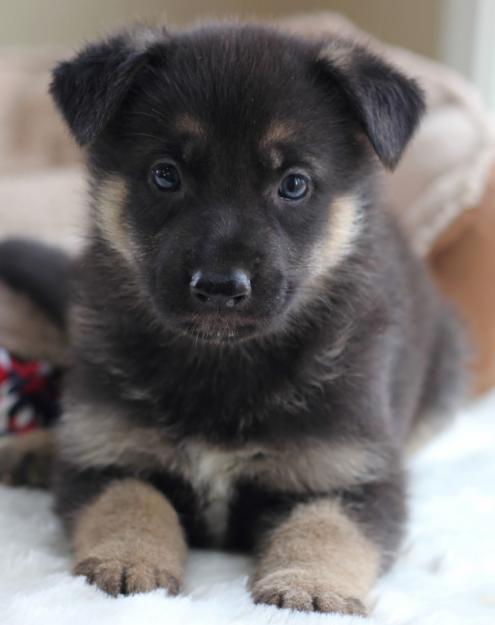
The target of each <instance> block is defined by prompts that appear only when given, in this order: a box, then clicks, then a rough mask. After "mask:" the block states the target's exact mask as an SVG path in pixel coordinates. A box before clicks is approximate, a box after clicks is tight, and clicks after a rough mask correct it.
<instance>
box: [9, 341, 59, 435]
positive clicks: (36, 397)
mask: <svg viewBox="0 0 495 625" xmlns="http://www.w3.org/2000/svg"><path fill="white" fill-rule="evenodd" d="M59 381H60V371H59V370H57V369H54V368H53V367H52V366H51V365H49V364H48V363H46V362H42V361H37V360H22V359H20V358H17V357H15V356H14V355H12V354H10V353H9V352H8V351H7V350H6V349H4V348H2V347H0V436H1V435H5V434H22V433H25V432H29V431H31V430H33V429H36V428H39V427H46V426H48V425H50V423H52V422H53V420H54V419H55V418H56V417H57V415H58V414H59V410H60V409H59Z"/></svg>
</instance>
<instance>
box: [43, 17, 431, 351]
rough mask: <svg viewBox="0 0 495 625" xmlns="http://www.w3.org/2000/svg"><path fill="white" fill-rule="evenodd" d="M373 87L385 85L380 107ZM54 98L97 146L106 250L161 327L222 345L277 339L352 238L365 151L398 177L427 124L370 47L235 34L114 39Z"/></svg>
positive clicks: (70, 70)
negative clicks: (397, 167)
mask: <svg viewBox="0 0 495 625" xmlns="http://www.w3.org/2000/svg"><path fill="white" fill-rule="evenodd" d="M112 57H114V58H112ZM342 58H344V63H343V66H342ZM339 63H340V65H339ZM370 80H371V86H373V83H376V84H378V85H379V84H380V81H382V82H384V83H385V82H386V80H388V81H390V82H391V84H390V85H385V87H383V86H382V92H381V93H379V94H378V97H375V98H374V99H373V94H371V93H366V88H367V87H368V88H369V87H370V84H369V82H370ZM367 83H368V84H367ZM77 85H79V87H77ZM398 87H400V98H399V99H401V98H402V102H400V103H398V104H401V105H402V110H400V111H399V112H398V113H397V114H394V113H393V112H392V111H391V110H390V106H391V105H393V104H394V102H393V101H390V100H391V99H392V100H393V98H394V97H397V93H396V92H397V90H398ZM77 88H79V89H80V90H82V89H83V88H85V94H82V95H80V98H79V102H74V101H73V100H74V92H73V90H74V89H76V90H77ZM394 90H395V91H394ZM52 92H53V94H54V96H55V98H56V100H57V102H58V104H59V106H60V108H61V109H62V111H63V113H64V115H65V116H66V118H67V120H68V121H69V124H70V125H71V128H72V130H73V132H74V134H75V135H76V138H78V140H79V141H80V142H81V143H82V144H88V145H89V153H90V161H91V165H92V171H93V172H94V197H95V220H96V226H97V229H98V232H99V234H100V236H102V237H103V238H104V240H105V242H106V244H107V245H108V246H109V247H110V248H112V249H113V250H114V251H116V252H117V253H118V254H119V255H120V256H121V258H122V259H123V260H124V261H125V263H126V265H127V266H128V267H129V270H130V271H132V272H133V274H134V275H137V276H138V277H139V281H140V283H141V284H142V285H144V290H145V292H146V293H147V294H148V296H149V298H150V302H152V303H153V306H154V308H155V309H156V311H157V313H158V315H159V316H160V317H161V318H162V320H163V322H164V323H165V324H166V325H167V326H169V327H172V328H174V329H176V330H177V331H178V332H181V333H186V334H190V335H192V336H194V337H199V338H202V339H205V340H214V341H222V340H234V339H241V338H247V337H250V336H254V335H257V334H260V333H264V332H269V331H272V330H274V329H276V328H279V327H281V326H283V324H284V322H285V321H286V320H287V318H288V317H289V316H290V312H291V311H294V310H296V309H297V308H298V307H299V306H300V305H301V304H302V303H303V302H305V301H307V300H308V298H311V297H313V296H314V293H315V292H318V290H319V289H321V282H322V280H324V279H325V277H326V276H327V275H328V274H329V273H330V272H331V271H332V270H333V269H334V268H335V267H336V266H337V265H338V264H339V263H340V262H342V260H343V259H344V257H345V256H346V254H347V253H349V251H350V250H351V249H352V246H353V244H354V242H355V240H356V239H357V238H358V236H359V229H360V222H361V220H362V215H361V210H362V208H361V204H362V198H361V197H360V195H361V194H362V192H363V179H364V178H366V176H367V175H368V172H369V169H370V164H371V163H372V162H373V156H372V152H371V149H370V147H369V146H370V144H371V145H373V147H374V149H375V152H376V153H377V154H378V156H379V158H380V159H381V160H382V161H383V162H384V163H385V164H386V165H387V166H393V165H394V164H395V162H396V160H397V159H398V157H399V155H400V152H401V151H402V149H403V147H404V145H405V143H406V142H407V140H408V138H409V136H410V134H411V132H412V130H413V128H414V126H415V124H416V121H417V119H418V116H419V113H420V110H421V100H420V97H419V95H418V92H417V89H416V87H415V86H414V84H413V83H411V82H410V81H408V80H407V79H405V78H404V77H402V76H401V75H400V74H398V73H397V72H395V71H394V70H391V68H389V67H388V66H385V65H384V64H383V63H382V62H381V61H378V60H377V59H375V58H373V57H371V56H370V55H369V54H368V53H366V52H364V51H363V50H361V49H356V48H354V47H352V46H349V45H348V44H345V43H342V42H339V43H338V44H335V43H333V42H330V43H328V42H327V44H323V43H322V44H318V45H315V44H311V45H309V44H307V43H305V42H302V41H299V40H296V39H293V38H289V37H286V36H283V35H281V34H279V33H276V32H274V31H270V30H268V29H261V28H256V27H239V26H222V27H214V28H207V29H199V30H195V31H189V32H185V33H182V34H176V35H174V36H170V35H168V34H166V33H164V32H163V31H153V32H146V33H144V32H140V33H136V32H135V33H134V34H125V35H121V36H119V37H117V38H115V39H113V40H110V41H109V42H106V43H103V44H99V45H97V46H94V47H92V48H90V49H88V50H86V51H83V53H81V55H80V56H79V57H77V58H76V59H75V60H74V61H72V62H69V63H66V64H63V65H61V66H60V67H59V68H58V70H57V71H56V75H55V81H54V84H53V87H52ZM81 93H82V91H81ZM385 96H386V97H388V100H387V101H386V107H385V108H386V109H387V111H385V112H388V119H386V120H385V122H384V121H383V116H384V110H383V104H382V109H380V108H379V107H380V105H381V102H382V101H383V99H384V98H385V99H386V97H385ZM85 97H86V98H87V99H88V102H87V103H86V102H85V101H84V98H85ZM81 98H82V100H83V101H82V102H81ZM370 98H371V99H370ZM74 106H78V107H79V108H78V110H74V108H73V107H74ZM85 107H87V109H88V112H87V114H88V117H85V116H84V113H81V109H84V108H85ZM91 109H93V110H91ZM393 132H395V133H396V135H397V136H390V134H391V133H393Z"/></svg>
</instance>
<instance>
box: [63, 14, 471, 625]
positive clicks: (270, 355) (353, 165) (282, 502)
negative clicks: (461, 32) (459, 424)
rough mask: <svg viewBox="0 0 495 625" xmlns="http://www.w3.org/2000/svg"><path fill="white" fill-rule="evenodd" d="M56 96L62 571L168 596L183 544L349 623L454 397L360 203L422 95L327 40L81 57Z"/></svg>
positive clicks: (197, 40)
mask: <svg viewBox="0 0 495 625" xmlns="http://www.w3.org/2000/svg"><path fill="white" fill-rule="evenodd" d="M51 93H52V95H53V97H54V99H55V102H56V104H57V106H58V108H59V110H60V111H61V113H62V115H63V117H64V118H65V120H66V122H67V124H68V126H69V128H70V130H71V131H72V133H73V135H74V137H75V139H76V140H77V141H78V142H79V144H80V145H81V146H83V147H84V148H85V150H86V154H87V161H88V170H89V176H90V186H91V211H92V218H91V227H90V231H89V232H88V239H87V245H86V249H85V252H84V254H83V257H82V259H81V262H80V263H79V264H78V267H77V271H76V276H75V278H74V284H75V287H74V294H73V297H72V301H71V307H70V327H71V344H72V355H71V362H72V366H71V368H70V371H69V373H68V379H67V383H66V387H65V399H64V414H63V417H62V421H61V423H60V426H59V428H58V434H57V439H58V460H57V463H56V466H55V472H54V490H55V495H56V502H57V504H56V505H57V510H58V512H59V514H60V515H61V516H62V518H63V519H64V521H65V522H66V525H67V529H68V531H69V533H70V536H71V540H72V545H73V549H74V572H75V573H76V574H78V575H85V576H86V577H87V579H88V580H89V581H90V582H91V583H94V584H96V585H97V586H99V587H100V588H102V589H103V590H105V591H106V592H108V593H110V594H112V595H117V594H119V593H136V592H145V591H149V590H152V589H154V588H157V587H160V588H165V589H166V590H168V591H169V592H170V593H171V594H175V593H178V592H180V589H181V585H182V581H183V575H184V562H185V559H186V553H187V545H189V544H190V545H196V546H209V545H214V546H217V547H223V548H229V549H250V550H253V551H254V553H255V554H256V558H257V564H256V568H255V571H254V574H253V575H252V578H251V579H250V591H251V594H252V597H253V599H254V601H255V602H258V603H266V604H273V605H275V606H279V607H284V608H292V609H296V610H305V611H312V610H314V611H321V612H342V613H350V614H363V613H365V611H366V607H365V606H366V597H367V594H368V591H369V589H370V588H371V587H372V585H373V583H374V581H375V580H376V578H377V576H378V575H379V574H380V573H381V572H383V571H384V570H385V569H386V568H387V567H388V566H389V565H390V563H391V562H392V561H393V558H394V554H395V553H396V552H397V548H398V546H399V544H400V540H401V535H402V528H403V525H404V519H405V516H406V502H405V493H404V489H405V483H404V470H403V457H404V450H405V448H406V446H407V445H408V444H409V443H410V442H411V439H412V437H413V435H414V433H415V432H417V431H418V429H424V428H425V427H426V425H427V424H429V425H431V427H433V426H435V425H436V424H437V423H439V421H440V417H441V415H442V414H447V413H448V412H449V411H450V410H451V409H452V407H453V406H454V404H455V402H456V400H457V397H458V393H459V389H460V387H461V381H462V377H463V366H462V353H463V349H462V338H461V332H460V330H459V327H458V324H457V321H456V320H455V318H454V316H453V315H452V313H451V311H450V309H449V308H448V306H447V305H446V304H445V302H444V301H443V300H442V299H441V297H440V296H439V294H438V293H437V292H436V290H435V288H434V287H433V285H432V283H431V282H430V279H429V278H428V276H427V274H426V272H425V269H424V267H423V266H422V264H421V263H420V262H419V261H418V260H417V259H416V258H415V257H413V255H412V253H411V252H410V250H409V247H408V245H407V242H406V241H405V240H404V237H403V236H402V234H401V232H400V230H399V228H398V227H397V225H396V223H395V222H394V221H393V219H392V218H391V217H390V216H389V215H388V214H387V212H386V211H385V210H384V208H383V206H382V205H381V203H380V201H379V194H378V193H377V176H378V172H379V169H380V167H381V166H384V167H386V168H389V169H391V168H393V167H394V166H395V165H396V164H397V162H398V160H399V158H400V156H401V154H402V152H403V150H404V148H405V146H406V145H407V143H408V141H409V139H410V138H411V135H412V134H413V132H414V129H415V128H416V126H417V124H418V121H419V119H420V117H421V114H422V112H423V108H424V104H423V98H422V94H421V92H420V90H419V88H418V86H417V85H416V84H415V82H414V81H412V80H410V79H408V78H406V77H405V76H403V75H402V74H401V73H400V72H398V71H397V70H396V69H394V68H393V67H391V66H389V65H388V64H387V63H385V62H384V61H383V60H381V59H380V58H377V57H376V56H374V55H372V54H371V53H369V52H368V51H367V50H366V49H364V48H361V47H359V46H357V45H354V44H352V43H349V42H347V41H343V40H338V39H333V38H332V39H323V40H321V41H312V42H307V41H303V40H300V39H298V38H296V37H293V36H289V35H287V34H284V33H282V32H279V31H277V30H272V29H270V28H267V27H261V26H257V25H240V24H235V23H232V24H229V23H226V24H220V25H209V26H201V27H196V28H194V29H191V30H184V31H179V32H174V33H170V32H168V31H166V30H164V29H160V28H157V29H144V28H136V29H134V30H131V31H128V32H124V33H122V34H118V35H116V36H114V37H112V38H110V39H107V40H105V41H102V42H99V43H96V44H93V45H90V46H88V47H87V48H85V49H83V50H82V51H81V52H80V53H79V54H78V55H77V56H76V57H75V58H73V59H72V60H70V61H67V62H63V63H61V64H60V65H59V66H58V67H57V68H56V69H55V72H54V78H53V83H52V86H51Z"/></svg>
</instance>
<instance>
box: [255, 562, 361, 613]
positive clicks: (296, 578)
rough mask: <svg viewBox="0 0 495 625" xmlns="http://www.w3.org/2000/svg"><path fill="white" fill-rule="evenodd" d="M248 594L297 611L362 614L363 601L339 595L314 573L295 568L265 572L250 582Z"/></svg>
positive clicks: (260, 600)
mask: <svg viewBox="0 0 495 625" xmlns="http://www.w3.org/2000/svg"><path fill="white" fill-rule="evenodd" d="M251 595H252V597H253V600H254V602H255V603H266V604H268V605H274V606H277V607H279V608H288V609H291V610H299V611H301V612H339V613H341V614H358V615H360V616H366V609H365V607H364V605H363V603H362V602H361V601H360V600H359V599H357V598H355V597H346V596H344V595H342V594H340V593H339V592H338V591H337V590H336V589H334V588H332V586H331V585H330V584H328V585H327V584H325V582H324V581H319V580H318V578H317V576H316V575H314V576H312V575H311V574H310V573H308V572H306V571H303V570H299V569H286V570H282V571H277V572H275V573H270V574H269V575H265V577H262V578H261V579H259V580H257V581H255V582H254V584H253V586H252V589H251Z"/></svg>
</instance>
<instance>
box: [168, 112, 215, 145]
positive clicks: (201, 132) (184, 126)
mask: <svg viewBox="0 0 495 625" xmlns="http://www.w3.org/2000/svg"><path fill="white" fill-rule="evenodd" d="M174 127H175V129H176V130H177V131H178V132H180V133H183V134H186V135H190V136H194V137H198V138H202V139H204V138H205V137H206V135H207V131H206V126H205V125H204V124H203V122H201V120H199V119H198V118H197V117H194V116H193V115H191V114H189V113H184V114H183V115H180V116H179V117H178V118H177V119H176V120H175V124H174Z"/></svg>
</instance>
